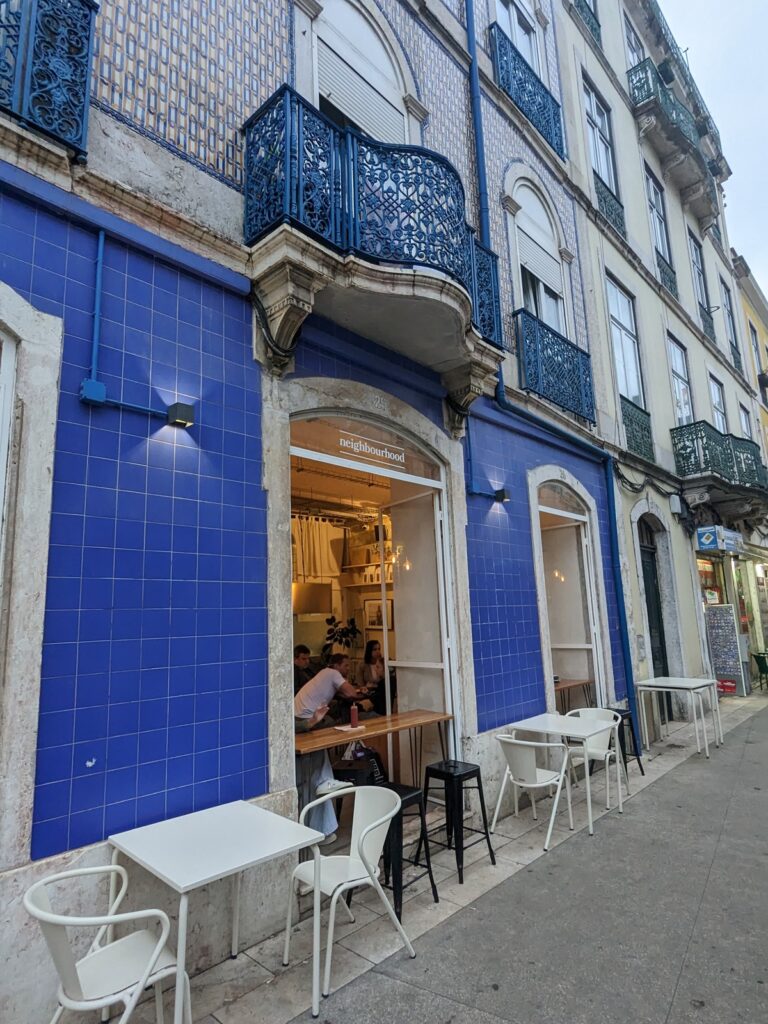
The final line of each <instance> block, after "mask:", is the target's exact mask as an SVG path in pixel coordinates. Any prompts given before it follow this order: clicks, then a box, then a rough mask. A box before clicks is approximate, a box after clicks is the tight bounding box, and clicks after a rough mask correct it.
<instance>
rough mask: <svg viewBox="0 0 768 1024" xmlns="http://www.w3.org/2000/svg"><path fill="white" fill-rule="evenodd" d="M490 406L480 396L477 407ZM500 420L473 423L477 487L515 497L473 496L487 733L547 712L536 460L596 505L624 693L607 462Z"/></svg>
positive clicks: (475, 632)
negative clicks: (531, 475) (535, 535)
mask: <svg viewBox="0 0 768 1024" xmlns="http://www.w3.org/2000/svg"><path fill="white" fill-rule="evenodd" d="M489 405H490V403H487V402H484V401H483V400H482V399H481V400H479V402H478V407H477V409H476V412H479V411H480V410H481V409H482V408H483V406H485V408H486V409H487V408H488V407H489ZM494 418H496V416H494ZM498 420H499V422H498V423H493V422H488V421H487V420H486V419H484V418H483V419H480V418H478V417H473V419H472V423H471V430H472V452H473V461H474V465H475V482H476V485H477V486H478V487H480V488H481V489H486V488H487V487H488V486H489V485H490V486H491V487H493V488H496V487H502V486H504V487H506V488H507V489H508V490H509V492H510V501H509V502H507V503H504V504H499V503H498V502H490V501H489V500H488V499H487V498H481V497H468V499H467V501H468V515H469V528H468V534H467V544H468V556H469V587H470V598H471V603H472V641H473V650H474V659H475V687H476V690H477V712H478V727H479V730H480V731H481V732H484V731H486V730H488V729H496V728H499V727H500V726H504V725H507V724H508V723H510V722H513V721H514V720H515V719H519V718H524V717H525V716H526V715H530V714H537V713H538V712H540V711H544V710H545V697H544V674H543V667H542V661H541V639H540V634H539V618H538V609H537V604H536V578H535V575H534V564H533V547H532V544H531V516H530V508H529V504H528V482H527V477H526V474H527V472H528V470H529V469H531V468H533V467H535V466H541V465H549V464H553V465H557V466H562V467H563V468H564V469H566V470H568V472H570V473H572V474H573V475H574V476H575V477H576V478H577V479H578V480H579V481H580V482H581V483H582V484H583V485H584V487H586V489H587V490H588V491H589V492H590V494H591V495H592V496H593V497H594V499H595V502H596V504H597V518H598V530H599V533H600V543H601V547H602V553H603V566H602V573H603V584H604V588H605V597H606V606H607V612H608V626H609V631H610V636H611V656H612V660H613V672H614V682H615V687H616V697H617V699H621V698H622V697H624V696H625V695H626V679H625V675H624V662H623V658H622V653H621V641H620V630H619V622H618V611H617V605H616V591H615V587H614V582H613V576H612V572H611V561H610V537H609V533H608V530H609V523H608V516H607V510H606V501H605V477H604V471H603V468H602V466H601V465H599V464H596V463H594V462H592V461H589V460H587V459H584V458H583V457H581V456H580V455H578V453H576V452H574V453H573V454H570V453H568V452H565V451H563V450H561V449H559V448H558V449H555V448H553V447H551V446H550V445H548V444H547V443H546V439H545V437H544V436H542V437H541V439H539V438H537V437H536V436H535V434H534V436H531V435H530V432H529V430H528V428H526V429H525V430H515V429H514V427H515V421H514V419H513V418H509V419H508V420H507V422H506V423H505V422H504V419H503V417H502V415H498Z"/></svg>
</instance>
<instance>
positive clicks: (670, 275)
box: [656, 249, 678, 298]
mask: <svg viewBox="0 0 768 1024" xmlns="http://www.w3.org/2000/svg"><path fill="white" fill-rule="evenodd" d="M656 268H657V270H658V272H659V280H660V281H661V283H662V284H663V285H664V287H665V288H666V289H667V291H668V292H671V293H672V294H673V295H674V296H675V298H677V297H678V295H677V274H676V273H675V271H674V268H673V267H672V266H671V265H670V264H669V263H668V262H667V261H666V260H665V259H664V257H663V256H662V255H661V253H660V252H659V250H658V249H657V250H656Z"/></svg>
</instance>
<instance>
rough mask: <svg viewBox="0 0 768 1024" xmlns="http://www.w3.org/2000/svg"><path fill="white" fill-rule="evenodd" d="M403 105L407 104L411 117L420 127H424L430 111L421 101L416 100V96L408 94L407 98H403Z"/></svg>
mask: <svg viewBox="0 0 768 1024" xmlns="http://www.w3.org/2000/svg"><path fill="white" fill-rule="evenodd" d="M403 103H404V104H405V109H406V110H407V111H408V113H409V114H410V116H411V117H413V118H415V120H416V121H418V122H419V124H420V125H423V124H424V122H425V121H426V120H427V118H428V117H429V110H428V109H427V107H425V106H424V104H423V103H422V102H421V100H418V99H416V97H415V96H413V95H412V94H411V93H408V94H407V95H406V96H403Z"/></svg>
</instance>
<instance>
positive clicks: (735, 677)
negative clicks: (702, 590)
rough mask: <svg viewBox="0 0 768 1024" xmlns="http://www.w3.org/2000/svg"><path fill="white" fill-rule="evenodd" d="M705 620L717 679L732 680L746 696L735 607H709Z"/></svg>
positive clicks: (706, 608)
mask: <svg viewBox="0 0 768 1024" xmlns="http://www.w3.org/2000/svg"><path fill="white" fill-rule="evenodd" d="M704 618H705V620H706V623H707V640H708V641H709V656H710V658H711V660H712V671H713V672H714V674H715V678H716V679H728V680H731V681H732V682H734V683H736V687H737V692H738V693H739V695H740V696H742V697H744V696H746V693H747V690H746V686H745V682H744V671H743V666H742V663H741V649H740V647H739V634H738V631H737V629H736V615H735V614H734V610H733V605H732V604H710V605H707V606H706V607H705V608H704Z"/></svg>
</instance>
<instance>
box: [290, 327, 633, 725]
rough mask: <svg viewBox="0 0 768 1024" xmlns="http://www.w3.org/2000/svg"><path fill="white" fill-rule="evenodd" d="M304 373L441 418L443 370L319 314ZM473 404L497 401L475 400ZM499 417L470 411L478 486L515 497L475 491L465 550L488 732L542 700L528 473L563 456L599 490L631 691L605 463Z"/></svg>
mask: <svg viewBox="0 0 768 1024" xmlns="http://www.w3.org/2000/svg"><path fill="white" fill-rule="evenodd" d="M296 373H297V374H298V375H299V376H325V377H335V378H338V379H342V380H355V381H359V382H361V383H364V384H370V385H371V386H373V387H378V388H381V389H382V390H383V391H387V392H389V393H390V394H392V395H395V396H396V397H397V398H400V399H402V400H403V401H404V402H407V403H408V404H409V405H411V406H413V407H414V408H416V409H418V411H419V412H421V413H423V414H424V415H425V416H427V417H428V418H429V419H430V420H432V422H434V423H437V424H438V425H440V426H442V424H443V411H442V397H443V395H444V389H443V388H442V387H441V385H440V382H439V378H438V377H437V375H435V374H433V373H431V372H430V371H428V370H425V369H424V367H421V366H418V365H417V364H415V363H412V362H410V361H409V360H407V359H404V358H402V357H398V356H393V354H392V353H391V352H387V351H386V350H384V349H381V348H379V347H378V346H376V345H373V344H371V343H370V342H367V341H365V340H363V339H361V338H357V337H355V336H354V335H352V334H350V333H349V332H347V331H343V330H342V329H341V328H337V327H334V326H333V325H332V324H327V323H325V322H323V321H320V320H317V319H313V320H311V321H309V322H308V324H307V326H305V328H304V330H303V332H302V341H301V342H300V344H299V347H298V349H297V356H296ZM472 408H473V409H474V410H475V412H476V413H477V412H480V411H481V410H486V411H488V410H491V409H493V404H492V403H490V402H484V401H483V400H478V402H477V403H476V404H475V405H474V406H473V407H472ZM490 415H491V417H492V418H493V419H494V421H495V422H488V421H487V420H486V419H485V418H482V419H481V418H478V417H477V416H473V417H472V418H471V424H470V429H471V431H472V446H473V455H474V460H473V461H474V476H475V482H476V484H477V486H478V487H480V488H481V489H483V490H485V489H486V488H487V487H488V486H489V485H490V486H492V487H494V488H495V487H501V486H504V487H507V488H508V489H509V491H510V492H511V501H510V502H509V503H506V504H499V503H496V502H490V501H489V500H488V499H487V498H480V497H470V496H468V498H467V502H468V515H469V524H468V531H467V553H468V560H469V584H470V599H471V609H472V641H473V652H474V661H475V686H476V692H477V711H478V723H479V729H480V731H481V732H483V731H486V730H488V729H495V728H498V727H499V726H503V725H506V724H508V723H509V722H511V721H514V719H515V718H521V717H524V716H525V715H527V714H533V713H537V712H539V711H542V710H544V707H545V697H544V673H543V667H542V661H541V638H540V634H539V617H538V606H537V601H536V579H535V576H534V569H533V549H532V546H531V521H530V510H529V507H528V483H527V478H526V474H527V472H528V470H529V469H531V468H532V467H534V466H540V465H545V464H554V465H558V466H562V467H563V468H565V469H567V470H568V471H569V472H570V473H572V474H573V475H574V476H575V477H577V478H578V479H579V480H580V481H581V483H582V484H583V485H584V486H585V487H586V488H587V489H588V490H589V492H590V493H591V494H592V495H593V497H594V498H595V501H596V504H597V508H598V522H599V530H600V540H601V546H602V551H603V578H604V584H605V595H606V605H607V610H608V618H609V625H610V632H611V647H612V657H613V669H614V677H615V685H616V696H617V698H621V697H623V696H624V695H625V693H626V682H625V678H624V663H623V660H622V655H621V643H620V639H619V635H620V634H619V626H618V615H617V608H616V593H615V589H614V584H613V576H612V573H611V563H610V540H609V535H608V519H607V513H606V505H605V481H604V476H603V469H602V467H601V466H599V465H597V464H595V463H594V462H591V461H589V460H586V459H584V458H583V457H581V456H580V455H579V454H578V453H577V452H576V451H574V452H573V453H572V454H569V453H567V452H564V451H562V450H561V449H560V448H557V449H555V448H553V447H552V446H551V445H549V444H548V443H547V441H546V437H545V435H543V434H542V436H541V437H540V438H538V439H537V438H536V437H535V436H534V437H530V436H529V434H530V430H529V429H528V428H526V430H525V431H521V430H520V429H518V426H519V424H518V422H517V421H515V420H514V418H512V417H509V416H506V415H505V414H504V413H500V412H491V413H490Z"/></svg>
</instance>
